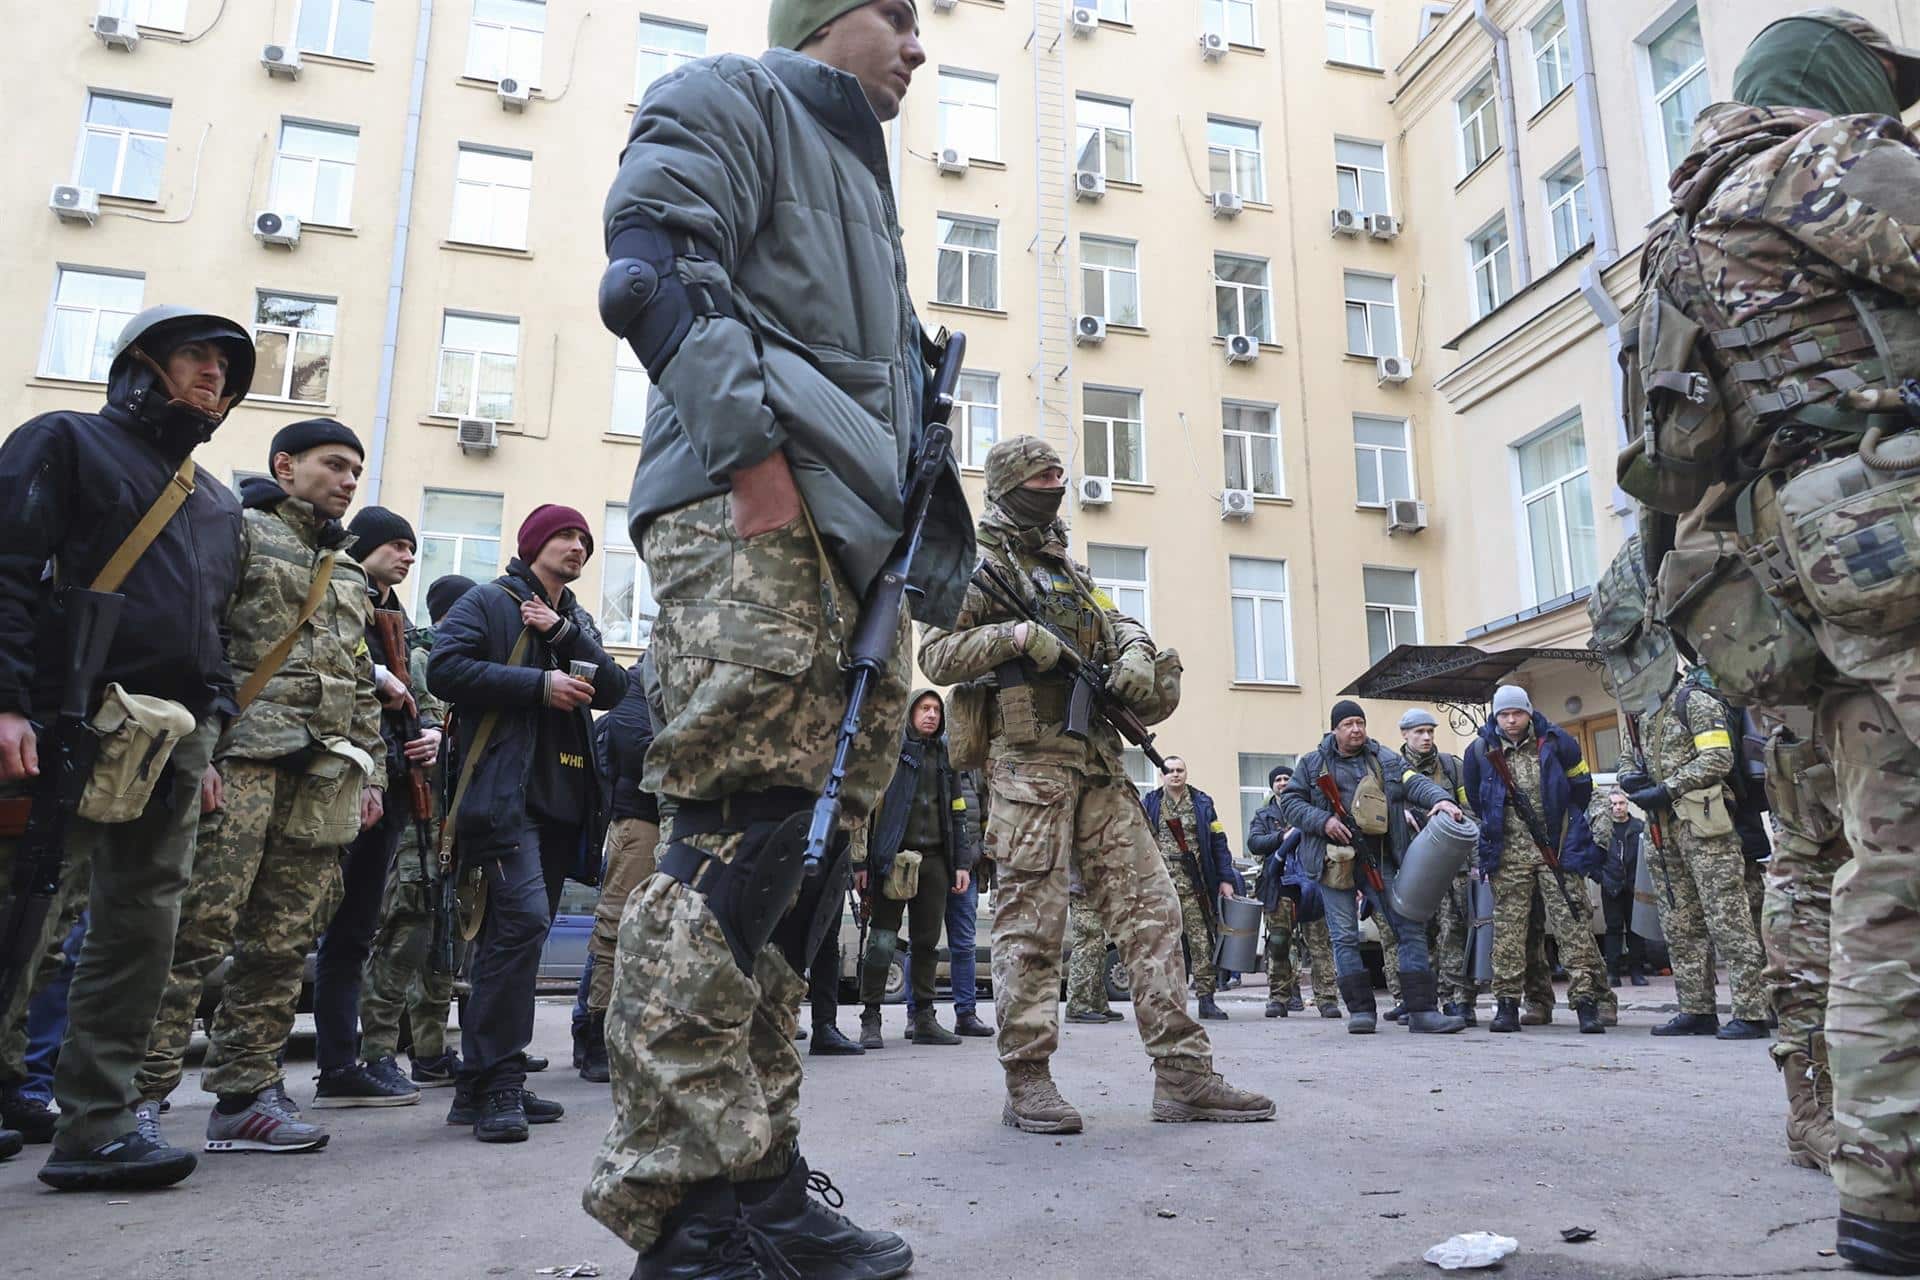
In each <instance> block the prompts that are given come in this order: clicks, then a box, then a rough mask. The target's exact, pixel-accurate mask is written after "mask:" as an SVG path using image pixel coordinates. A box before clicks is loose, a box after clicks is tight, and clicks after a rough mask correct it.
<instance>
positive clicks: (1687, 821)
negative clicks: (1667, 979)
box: [1620, 672, 1767, 1040]
mask: <svg viewBox="0 0 1920 1280" xmlns="http://www.w3.org/2000/svg"><path fill="white" fill-rule="evenodd" d="M1643 733H1644V741H1645V745H1646V752H1647V758H1646V759H1645V760H1641V759H1639V758H1638V757H1637V756H1635V757H1633V758H1631V759H1630V761H1629V767H1628V770H1627V772H1626V773H1624V774H1623V775H1622V776H1621V779H1620V782H1621V786H1622V787H1623V788H1625V790H1626V792H1627V798H1628V799H1629V800H1631V801H1632V802H1633V803H1634V804H1636V805H1638V806H1639V807H1640V808H1641V810H1642V811H1643V812H1645V813H1647V814H1648V815H1649V816H1651V817H1653V818H1654V819H1655V820H1656V821H1657V822H1658V823H1659V824H1660V829H1661V832H1662V834H1663V836H1664V839H1663V840H1662V841H1661V844H1660V846H1659V847H1658V848H1651V849H1648V850H1647V851H1646V854H1645V856H1646V857H1648V858H1649V859H1651V861H1652V872H1653V880H1654V884H1655V885H1657V886H1658V887H1659V890H1660V891H1659V892H1658V893H1656V894H1655V899H1656V901H1657V902H1658V903H1659V906H1660V929H1661V932H1663V933H1664V934H1666V938H1667V949H1668V951H1669V953H1670V954H1671V955H1672V957H1673V985H1674V991H1675V993H1676V994H1677V995H1678V997H1679V1001H1680V1012H1679V1013H1677V1014H1675V1015H1674V1016H1673V1018H1672V1019H1671V1020H1670V1021H1669V1022H1667V1023H1666V1025H1664V1026H1659V1027H1655V1028H1654V1029H1653V1034H1655V1035H1657V1036H1697V1035H1716V1034H1717V1035H1718V1037H1719V1038H1720V1039H1722V1040H1764V1039H1766V1038H1767V1027H1766V1016H1767V1014H1766V992H1765V988H1764V987H1763V986H1762V985H1761V981H1760V970H1761V967H1762V966H1763V965H1764V964H1765V963H1766V957H1765V956H1764V955H1763V954H1762V953H1761V950H1760V939H1759V938H1758V937H1757V936H1756V935H1755V934H1754V930H1753V912H1752V909H1751V908H1750V906H1749V905H1748V902H1747V888H1746V882H1745V878H1744V877H1745V864H1746V860H1747V859H1746V854H1745V853H1743V852H1742V851H1741V848H1740V837H1739V835H1738V833H1737V832H1735V830H1734V826H1733V812H1732V803H1733V801H1732V799H1731V797H1730V796H1729V794H1728V783H1727V776H1728V773H1729V772H1730V771H1731V770H1732V768H1733V763H1734V759H1733V739H1732V737H1731V736H1730V734H1729V733H1728V730H1727V718H1726V710H1725V708H1724V707H1723V706H1722V704H1721V703H1720V701H1719V700H1718V699H1717V698H1716V697H1715V696H1714V695H1713V692H1712V691H1711V690H1709V689H1707V688H1705V687H1704V686H1702V685H1701V684H1700V683H1699V680H1698V679H1697V677H1696V674H1695V673H1694V672H1689V673H1688V674H1687V676H1686V677H1685V678H1684V679H1683V680H1682V681H1681V682H1680V683H1679V684H1678V685H1676V686H1675V687H1674V689H1673V690H1672V691H1671V692H1670V693H1668V694H1667V696H1666V697H1665V698H1664V699H1662V700H1661V703H1660V706H1659V708H1658V709H1657V710H1656V711H1655V712H1654V713H1653V715H1652V716H1650V717H1648V719H1647V723H1646V727H1645V729H1644V731H1643ZM1709 943H1711V944H1712V947H1713V950H1714V953H1715V954H1717V955H1718V956H1719V958H1720V960H1721V962H1722V963H1724V964H1725V965H1727V967H1728V968H1729V969H1730V970H1731V971H1732V974H1731V979H1732V989H1733V1018H1732V1020H1731V1021H1729V1022H1728V1023H1727V1025H1726V1026H1724V1027H1723V1026H1721V1025H1720V1018H1719V1015H1718V1014H1717V1013H1716V1012H1715V996H1714V981H1713V966H1712V962H1711V961H1710V960H1709V959H1708V955H1707V947H1708V944H1709Z"/></svg>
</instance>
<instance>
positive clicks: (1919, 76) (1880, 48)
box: [1800, 4, 1920, 111]
mask: <svg viewBox="0 0 1920 1280" xmlns="http://www.w3.org/2000/svg"><path fill="white" fill-rule="evenodd" d="M1800 16H1801V17H1803V18H1812V19H1814V20H1815V21H1817V22H1824V23H1826V24H1827V25H1828V26H1830V27H1838V28H1840V30H1842V31H1844V32H1846V33H1847V34H1848V35H1850V36H1852V37H1853V38H1854V39H1856V40H1858V41H1859V42H1860V43H1861V44H1864V45H1865V46H1867V48H1869V49H1871V50H1873V51H1874V52H1875V53H1879V54H1884V55H1886V56H1887V57H1888V58H1891V59H1892V60H1893V64H1894V77H1893V79H1894V84H1893V89H1894V95H1895V96H1896V97H1898V98H1899V99H1900V109H1901V110H1902V111H1905V110H1906V109H1907V108H1908V107H1911V106H1912V105H1913V104H1914V103H1915V102H1920V52H1916V51H1915V50H1912V49H1902V48H1901V47H1900V46H1899V45H1897V44H1895V43H1894V42H1893V41H1892V40H1891V39H1890V38H1888V36H1887V33H1886V32H1884V31H1882V30H1881V29H1880V28H1878V27H1876V26H1874V25H1873V24H1872V23H1871V22H1868V21H1867V20H1866V19H1865V18H1863V17H1861V16H1860V15H1859V14H1857V13H1855V12H1853V10H1851V9H1842V8H1841V7H1840V6H1838V5H1831V4H1829V5H1822V6H1820V7H1819V8H1817V9H1809V10H1807V11H1806V12H1805V13H1803V14H1801V15H1800Z"/></svg>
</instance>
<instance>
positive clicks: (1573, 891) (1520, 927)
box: [1493, 844, 1609, 1008]
mask: <svg viewBox="0 0 1920 1280" xmlns="http://www.w3.org/2000/svg"><path fill="white" fill-rule="evenodd" d="M1565 881H1566V888H1567V894H1566V897H1563V896H1562V895H1561V892H1560V885H1559V883H1558V882H1557V881H1556V880H1555V878H1554V874H1553V871H1552V869H1551V868H1549V867H1548V866H1547V864H1546V863H1545V862H1544V861H1543V860H1542V859H1541V857H1540V854H1539V851H1538V850H1536V849H1533V848H1531V847H1523V846H1520V845H1517V844H1515V845H1509V846H1508V847H1507V848H1506V849H1505V850H1504V852H1503V853H1502V855H1501V859H1500V867H1499V869H1498V870H1496V871H1495V872H1494V873H1493V996H1494V999H1496V1000H1518V999H1520V998H1521V997H1522V996H1523V995H1526V996H1527V999H1528V1003H1534V1000H1533V995H1532V994H1530V993H1528V992H1527V986H1528V983H1527V953H1528V933H1529V929H1528V920H1529V917H1530V916H1531V915H1532V914H1533V901H1534V894H1535V893H1536V892H1538V894H1539V895H1540V901H1541V902H1542V904H1543V905H1544V910H1545V912H1546V919H1547V922H1548V924H1550V925H1551V926H1552V928H1553V932H1554V936H1555V937H1557V938H1558V939H1559V940H1560V959H1561V962H1562V963H1564V964H1565V965H1566V967H1567V973H1568V975H1569V977H1568V980H1567V1002H1568V1003H1569V1004H1578V1003H1580V1002H1581V1001H1582V1000H1593V1001H1596V1002H1599V1001H1601V999H1602V997H1603V996H1606V995H1607V994H1609V993H1608V988H1607V980H1606V964H1605V962H1604V961H1603V960H1601V958H1600V948H1599V946H1598V945H1597V944H1595V942H1594V940H1593V930H1592V928H1591V926H1590V923H1589V920H1590V911H1589V908H1588V906H1587V899H1586V881H1585V880H1583V879H1581V878H1580V877H1579V876H1576V875H1567V876H1566V877H1565ZM1567 897H1570V898H1572V899H1573V908H1572V910H1571V911H1570V910H1569V909H1568V906H1567V901H1566V898H1567ZM1543 951H1544V948H1543ZM1542 967H1543V968H1544V954H1543V956H1542ZM1550 972H1551V971H1549V977H1548V981H1547V982H1546V983H1545V984H1544V985H1545V987H1546V992H1545V994H1546V998H1547V1001H1548V1005H1547V1007H1548V1008H1551V1007H1552V1004H1551V1001H1552V999H1553V984H1552V981H1551V976H1550Z"/></svg>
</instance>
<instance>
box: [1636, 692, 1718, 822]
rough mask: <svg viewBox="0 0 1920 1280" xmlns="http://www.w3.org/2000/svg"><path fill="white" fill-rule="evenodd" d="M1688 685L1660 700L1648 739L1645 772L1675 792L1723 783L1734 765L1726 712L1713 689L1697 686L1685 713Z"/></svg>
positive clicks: (1646, 742) (1669, 791)
mask: <svg viewBox="0 0 1920 1280" xmlns="http://www.w3.org/2000/svg"><path fill="white" fill-rule="evenodd" d="M1688 688H1689V686H1687V685H1685V684H1682V685H1679V686H1678V687H1676V688H1675V689H1674V691H1673V692H1672V693H1670V694H1668V695H1667V696H1666V698H1664V699H1663V700H1662V701H1661V703H1660V706H1659V708H1658V709H1657V710H1655V711H1654V713H1653V715H1652V716H1651V717H1649V718H1648V720H1647V727H1646V734H1645V738H1644V744H1645V747H1646V754H1647V759H1646V766H1647V769H1646V771H1647V775H1648V776H1649V777H1651V778H1652V779H1653V780H1654V781H1655V782H1658V783H1660V784H1661V785H1662V786H1664V787H1666V789H1667V792H1668V794H1670V795H1674V796H1683V795H1686V794H1687V793H1688V792H1691V791H1701V790H1705V789H1707V788H1710V787H1720V786H1723V785H1725V783H1726V780H1727V775H1728V774H1729V773H1730V772H1731V771H1732V769H1733V738H1732V735H1730V734H1729V733H1728V732H1727V720H1726V714H1725V712H1724V711H1723V710H1722V709H1721V706H1720V704H1719V702H1717V701H1716V700H1715V699H1714V698H1713V696H1712V695H1711V694H1709V693H1707V692H1706V691H1704V690H1702V689H1698V688H1694V689H1693V690H1692V692H1691V694H1690V695H1689V696H1688V697H1687V698H1686V699H1685V702H1686V704H1687V705H1686V713H1685V714H1684V715H1682V714H1681V713H1680V709H1679V708H1680V703H1681V701H1682V698H1681V694H1682V693H1686V692H1687V690H1688Z"/></svg>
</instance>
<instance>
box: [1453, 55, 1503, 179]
mask: <svg viewBox="0 0 1920 1280" xmlns="http://www.w3.org/2000/svg"><path fill="white" fill-rule="evenodd" d="M1454 106H1455V107H1456V108H1457V109H1458V110H1459V112H1460V172H1461V173H1462V174H1468V173H1472V172H1473V171H1474V170H1475V169H1478V168H1479V167H1480V166H1481V165H1482V164H1484V163H1485V162H1486V159H1487V157H1488V156H1490V155H1492V154H1493V153H1494V152H1496V151H1498V150H1499V149H1500V123H1499V121H1497V120H1496V119H1494V115H1493V109H1494V99H1493V72H1491V71H1489V72H1487V73H1486V74H1485V75H1482V76H1481V77H1480V78H1479V79H1478V80H1475V81H1474V82H1473V86H1472V87H1471V88H1470V89H1468V90H1467V91H1466V92H1465V93H1463V94H1461V95H1460V98H1459V100H1458V101H1457V102H1455V103H1454Z"/></svg>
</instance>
